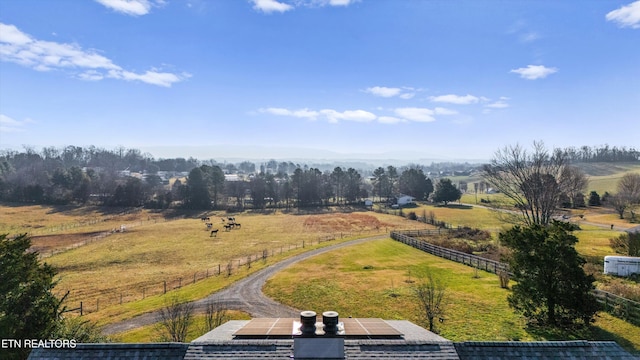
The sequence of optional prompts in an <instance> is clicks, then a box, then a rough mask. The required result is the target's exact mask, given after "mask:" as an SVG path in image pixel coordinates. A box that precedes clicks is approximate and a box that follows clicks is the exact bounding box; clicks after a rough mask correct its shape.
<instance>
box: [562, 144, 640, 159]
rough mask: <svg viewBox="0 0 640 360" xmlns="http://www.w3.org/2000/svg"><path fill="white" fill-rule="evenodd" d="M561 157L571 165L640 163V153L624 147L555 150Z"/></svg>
mask: <svg viewBox="0 0 640 360" xmlns="http://www.w3.org/2000/svg"><path fill="white" fill-rule="evenodd" d="M556 152H559V153H560V155H561V156H562V157H564V158H565V159H567V160H568V161H569V162H572V163H581V162H638V161H640V151H638V150H636V149H635V148H633V147H629V148H627V147H626V146H622V147H617V146H613V147H610V146H609V145H606V144H605V145H602V146H581V147H579V148H577V147H567V148H564V149H556Z"/></svg>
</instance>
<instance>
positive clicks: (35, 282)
mask: <svg viewBox="0 0 640 360" xmlns="http://www.w3.org/2000/svg"><path fill="white" fill-rule="evenodd" d="M29 247H31V239H30V238H29V237H28V236H27V235H26V234H22V235H19V236H18V237H16V238H15V239H8V238H7V234H2V235H0V275H1V276H2V278H1V279H0V294H2V296H0V338H2V339H49V338H50V336H51V335H52V334H53V333H54V331H55V330H56V328H57V326H58V321H59V319H60V314H61V307H60V303H61V301H60V300H58V299H57V298H56V297H55V296H54V294H53V293H52V290H53V287H54V286H55V285H56V281H54V276H55V271H54V269H53V268H52V267H51V266H49V265H48V264H40V263H39V262H38V254H37V253H36V252H29V251H28V250H29ZM4 351H6V352H7V354H6V357H5V356H4V355H3V357H2V358H3V359H26V357H27V356H28V352H29V350H28V349H16V350H13V351H12V350H6V349H4V350H3V352H4Z"/></svg>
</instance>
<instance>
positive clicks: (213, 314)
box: [203, 301, 228, 332]
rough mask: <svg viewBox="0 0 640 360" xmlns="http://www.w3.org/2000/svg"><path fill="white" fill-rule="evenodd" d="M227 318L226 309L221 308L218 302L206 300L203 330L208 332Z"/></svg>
mask: <svg viewBox="0 0 640 360" xmlns="http://www.w3.org/2000/svg"><path fill="white" fill-rule="evenodd" d="M227 320H228V317H227V310H226V309H224V308H223V306H222V304H221V303H220V302H217V301H209V302H207V307H206V309H205V323H204V326H205V328H204V329H203V331H204V332H208V331H211V330H213V329H215V328H217V327H218V326H220V325H222V324H223V323H225V322H226V321H227Z"/></svg>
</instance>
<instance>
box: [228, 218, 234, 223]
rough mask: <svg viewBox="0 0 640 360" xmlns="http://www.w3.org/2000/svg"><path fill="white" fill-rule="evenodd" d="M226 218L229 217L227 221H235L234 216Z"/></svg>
mask: <svg viewBox="0 0 640 360" xmlns="http://www.w3.org/2000/svg"><path fill="white" fill-rule="evenodd" d="M228 219H229V222H236V218H234V217H230V218H228Z"/></svg>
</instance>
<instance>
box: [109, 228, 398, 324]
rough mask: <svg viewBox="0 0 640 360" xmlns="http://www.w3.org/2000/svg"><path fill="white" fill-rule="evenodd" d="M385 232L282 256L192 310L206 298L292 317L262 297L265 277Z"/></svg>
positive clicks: (147, 317)
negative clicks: (294, 254)
mask: <svg viewBox="0 0 640 360" xmlns="http://www.w3.org/2000/svg"><path fill="white" fill-rule="evenodd" d="M388 237H389V236H388V235H386V234H385V235H378V236H372V237H367V238H363V239H358V240H352V241H348V242H344V243H340V244H336V245H331V246H327V247H324V248H321V249H315V250H311V251H307V252H305V253H303V254H300V255H296V256H294V257H291V258H288V259H285V260H283V261H281V262H279V263H276V264H273V265H271V266H269V267H267V268H265V269H262V270H260V271H258V272H256V273H253V274H251V275H249V276H248V277H246V278H244V279H242V280H240V281H237V282H235V283H233V284H231V285H230V286H229V287H227V288H225V289H223V290H220V291H218V292H216V293H214V294H211V295H209V296H208V297H206V298H204V299H200V300H197V301H194V302H193V304H194V305H195V311H196V312H202V311H204V309H205V308H206V304H207V303H208V302H210V301H213V302H217V303H220V304H221V305H223V306H222V308H224V309H230V310H242V311H245V312H248V313H249V314H250V315H251V316H252V317H254V318H260V317H268V318H277V317H292V318H296V317H298V316H299V314H300V310H298V309H294V308H291V307H289V306H286V305H283V304H280V303H278V302H276V301H273V300H272V299H270V298H268V297H266V296H265V295H264V294H263V293H262V287H263V286H264V284H265V282H266V281H267V279H269V278H270V277H272V276H273V275H274V274H275V273H277V272H278V271H280V270H282V269H284V268H286V267H287V266H289V265H292V264H295V263H297V262H299V261H302V260H305V259H308V258H310V257H312V256H315V255H319V254H322V253H325V252H328V251H333V250H337V249H341V248H343V247H346V246H351V245H355V244H360V243H363V242H367V241H372V240H381V239H386V238H388ZM157 321H158V312H156V311H154V312H149V313H146V314H142V315H140V316H136V317H134V318H131V319H129V320H125V321H122V322H119V323H115V324H109V325H107V326H105V327H104V328H103V330H102V332H103V333H104V334H105V335H111V334H116V333H120V332H123V331H127V330H132V329H135V328H139V327H142V326H145V325H150V324H153V323H156V322H157Z"/></svg>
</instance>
